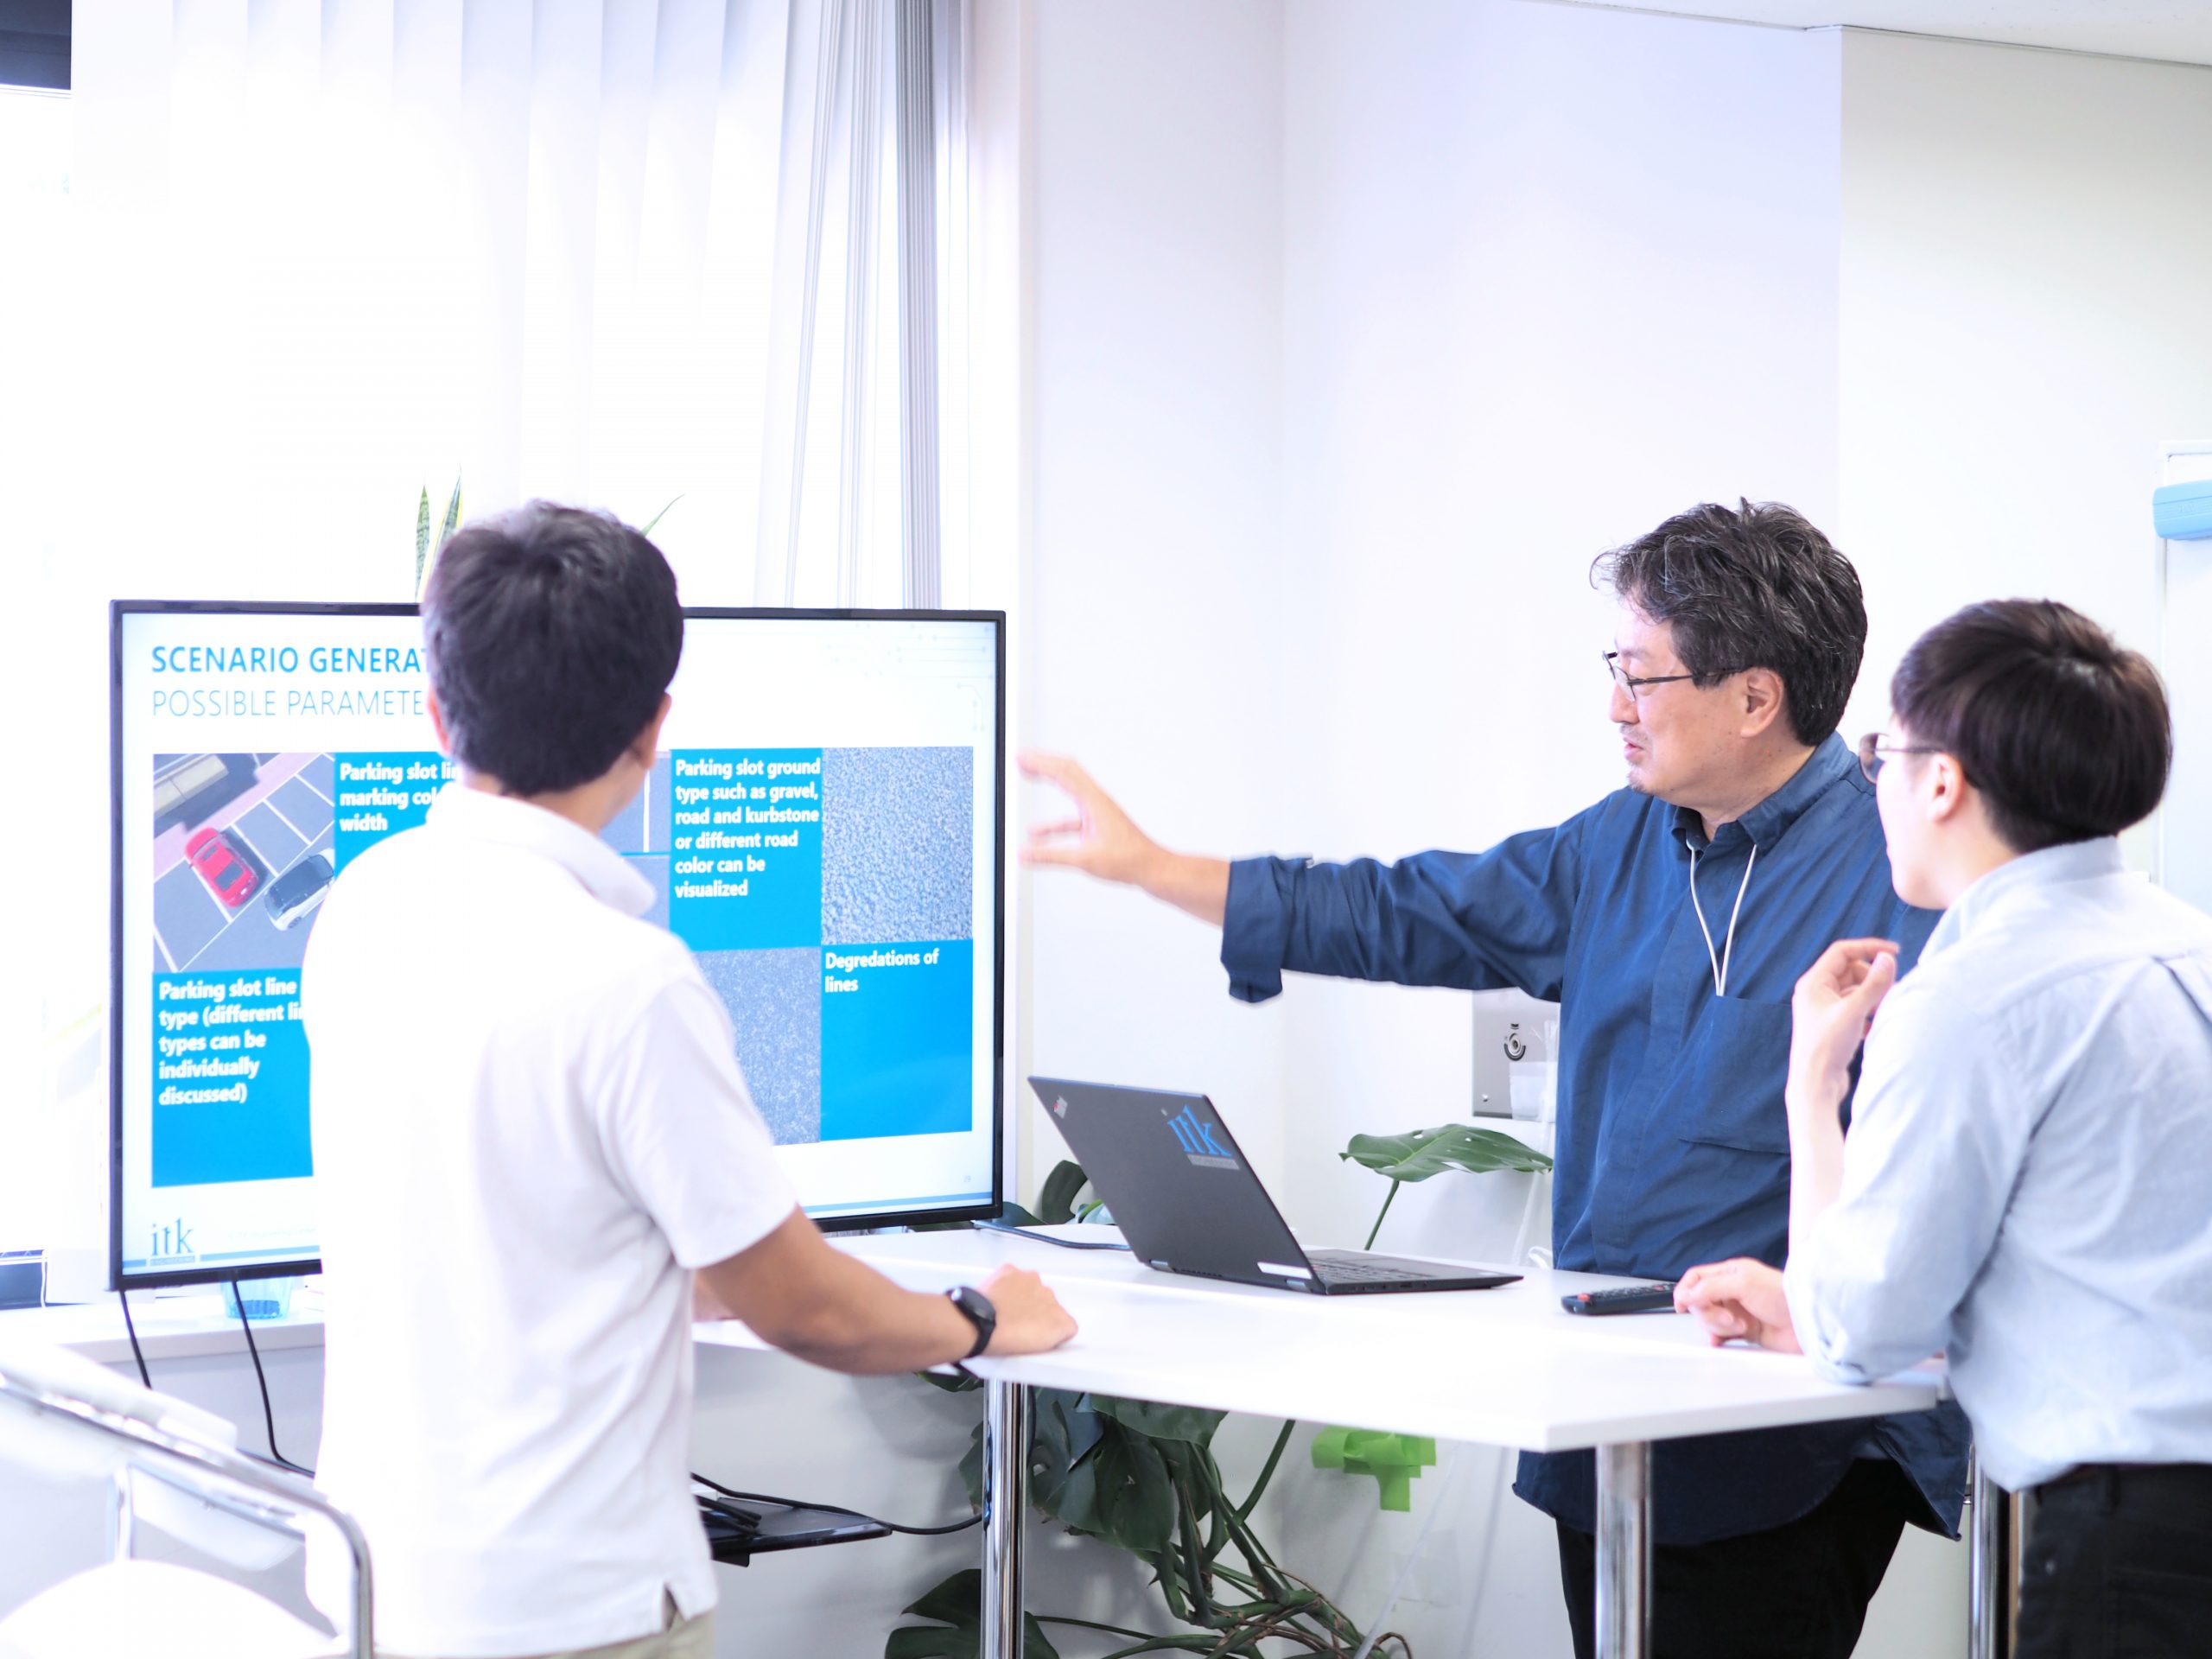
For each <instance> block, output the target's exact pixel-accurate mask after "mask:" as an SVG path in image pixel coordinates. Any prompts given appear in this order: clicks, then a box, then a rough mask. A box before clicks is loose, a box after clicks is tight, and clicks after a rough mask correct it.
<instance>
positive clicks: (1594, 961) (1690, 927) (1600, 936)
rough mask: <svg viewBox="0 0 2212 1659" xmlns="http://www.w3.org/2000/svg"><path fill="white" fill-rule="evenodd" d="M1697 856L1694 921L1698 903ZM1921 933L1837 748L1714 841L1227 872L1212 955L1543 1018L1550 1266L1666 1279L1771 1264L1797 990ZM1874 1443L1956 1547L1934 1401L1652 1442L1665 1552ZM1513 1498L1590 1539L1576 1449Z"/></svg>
mask: <svg viewBox="0 0 2212 1659" xmlns="http://www.w3.org/2000/svg"><path fill="white" fill-rule="evenodd" d="M1693 849H1694V850H1695V852H1696V854H1697V857H1696V871H1697V878H1696V879H1697V893H1698V897H1699V899H1700V902H1701V903H1702V905H1703V908H1704V914H1705V922H1706V928H1700V925H1699V920H1698V916H1697V912H1696V911H1695V910H1694V908H1693V906H1692V905H1691V901H1690V879H1691V877H1690V871H1691V862H1692V861H1691V853H1692V850H1693ZM1754 849H1756V862H1755V863H1754V862H1753V857H1754ZM1747 867H1748V875H1749V880H1748V882H1746V880H1745V876H1746V874H1747ZM1739 890H1740V892H1741V893H1742V907H1741V910H1740V912H1737V913H1736V921H1735V926H1734V931H1733V941H1732V944H1730V943H1729V940H1728V918H1729V917H1730V915H1731V913H1732V912H1734V911H1735V908H1736V901H1737V898H1738V892H1739ZM1935 924H1936V918H1935V916H1934V914H1933V913H1931V912H1927V911H1921V910H1915V909H1913V908H1912V907H1911V906H1908V905H1905V904H1904V903H1903V902H1902V901H1901V900H1900V899H1897V896H1896V894H1895V893H1894V892H1893V891H1892V890H1891V886H1890V872H1889V860H1888V855H1887V854H1886V852H1885V849H1884V846H1883V841H1882V828H1881V823H1880V820H1879V819H1878V817H1876V815H1875V810H1874V799H1873V791H1872V788H1871V787H1870V786H1869V785H1868V784H1867V783H1866V779H1865V778H1864V777H1862V776H1861V775H1860V773H1859V764H1858V761H1857V760H1856V758H1855V757H1854V756H1853V754H1852V753H1851V750H1850V748H1849V747H1848V746H1847V745H1846V744H1845V743H1844V741H1842V739H1840V738H1839V737H1834V736H1831V737H1829V738H1828V739H1827V741H1825V742H1823V743H1822V744H1821V746H1820V747H1819V748H1817V749H1816V750H1815V751H1814V753H1813V754H1812V755H1811V757H1810V758H1809V759H1808V760H1806V762H1805V764H1804V765H1803V766H1802V767H1801V768H1799V770H1798V772H1797V773H1796V776H1795V777H1793V778H1792V779H1790V780H1789V782H1788V783H1786V784H1784V785H1783V786H1782V787H1781V788H1780V789H1778V790H1777V791H1775V792H1774V793H1773V794H1772V795H1770V796H1769V797H1768V798H1766V799H1765V800H1764V801H1762V802H1760V803H1759V804H1758V805H1757V806H1755V807H1753V808H1752V809H1751V810H1750V811H1748V812H1746V813H1745V814H1744V816H1743V817H1741V818H1740V819H1738V820H1737V821H1736V822H1735V823H1728V824H1724V825H1722V826H1721V828H1720V831H1719V834H1718V835H1716V836H1714V837H1713V840H1712V842H1711V843H1710V845H1708V844H1707V842H1706V840H1705V836H1704V833H1703V830H1702V828H1701V826H1700V821H1699V819H1698V817H1697V815H1696V814H1695V813H1694V812H1689V811H1686V810H1681V809H1678V808H1675V807H1672V806H1669V805H1668V804H1666V803H1664V802H1662V801H1659V800H1656V799H1654V798H1651V797H1649V796H1647V795H1640V794H1637V792H1636V791H1632V790H1625V789H1624V790H1621V791H1618V792H1616V793H1614V794H1611V795H1609V796H1607V797H1606V798H1605V799H1604V800H1602V801H1599V803H1598V804H1596V805H1595V806H1592V807H1591V808H1590V809H1589V810H1586V811H1584V812H1581V813H1579V814H1577V815H1576V816H1575V817H1572V818H1569V819H1568V820H1567V822H1566V823H1562V824H1560V825H1559V826H1558V827H1557V828H1556V829H1535V830H1530V831H1529V832H1527V833H1526V834H1523V835H1517V836H1511V837H1510V838H1508V839H1507V840H1505V841H1504V842H1501V843H1499V844H1498V845H1497V846H1496V847H1494V848H1492V849H1491V850H1490V851H1488V852H1485V853H1450V852H1431V853H1419V854H1416V855H1414V856H1412V857H1410V858H1405V859H1401V860H1400V861H1398V862H1396V863H1395V864H1388V865H1386V864H1380V863H1377V862H1376V861H1373V860H1368V859H1362V860H1358V861H1354V862H1351V863H1348V864H1338V865H1330V864H1314V863H1311V862H1308V861H1304V860H1290V859H1251V860H1247V861H1243V862H1240V863H1238V864H1236V865H1235V866H1234V867H1233V868H1232V869H1231V871H1230V881H1229V905H1228V910H1227V913H1226V916H1225V918H1224V923H1223V929H1222V948H1221V959H1222V964H1223V966H1224V967H1225V968H1226V969H1228V970H1229V976H1230V990H1231V991H1232V992H1233V993H1234V994H1235V995H1237V996H1239V997H1242V998H1243V999H1245V1000H1246V1001H1262V1000H1264V999H1265V998H1267V997H1270V996H1273V995H1276V994H1277V993H1278V992H1280V991H1281V988H1282V976H1283V973H1284V971H1285V970H1290V971H1293V972H1300V973H1316V974H1333V975H1338V976H1344V977H1349V978H1354V979H1376V980H1389V981H1393V982H1397V983H1399V984H1404V985H1448V986H1456V987H1458V988H1461V989H1464V990H1497V989H1503V988H1508V987H1518V988H1521V989H1522V990H1524V991H1526V992H1528V993H1529V995H1533V996H1538V997H1542V998H1544V999H1547V1000H1548V1001H1557V1002H1558V1003H1559V1004H1560V1074H1559V1128H1558V1150H1557V1154H1556V1155H1557V1166H1556V1168H1555V1170H1554V1175H1553V1186H1552V1248H1553V1254H1554V1260H1555V1261H1556V1262H1557V1263H1558V1265H1559V1266H1560V1267H1561V1268H1572V1269H1574V1270H1577V1271H1581V1272H1591V1273H1617V1274H1635V1275H1637V1276H1640V1277H1649V1278H1655V1279H1675V1278H1678V1277H1680V1276H1681V1274H1682V1273H1684V1272H1685V1271H1686V1270H1688V1268H1692V1267H1694V1266H1696V1265H1697V1264H1698V1263H1700V1262H1717V1261H1720V1260H1723V1259H1725V1258H1726V1257H1729V1256H1736V1255H1749V1256H1756V1257H1758V1259H1759V1260H1761V1261H1764V1262H1770V1263H1771V1264H1772V1265H1774V1266H1776V1267H1780V1266H1781V1265H1782V1262H1783V1254H1784V1250H1785V1248H1786V1246H1787V1244H1788V1241H1789V1125H1788V1120H1787V1117H1786V1116H1785V1114H1784V1110H1783V1100H1782V1093H1783V1081H1784V1078H1785V1076H1786V1074H1787V1071H1788V1069H1789V995H1790V992H1791V990H1792V989H1793V988H1795V986H1796V982H1797V978H1798V976H1800V975H1801V974H1802V973H1803V972H1804V971H1805V969H1807V968H1808V967H1810V966H1811V965H1812V963H1813V961H1814V959H1815V957H1818V956H1819V955H1820V953H1821V951H1822V950H1825V949H1826V948H1827V946H1828V945H1829V944H1831V943H1833V942H1834V940H1836V939H1840V938H1865V937H1878V938H1891V939H1894V940H1896V941H1897V943H1898V944H1899V945H1900V946H1901V947H1902V956H1901V958H1900V965H1901V966H1903V967H1910V965H1911V963H1912V962H1913V961H1914V960H1915V958H1916V957H1918V956H1919V954H1920V950H1921V947H1922V945H1923V944H1925V943H1926V941H1927V938H1928V936H1929V931H1930V930H1931V929H1932V928H1933V927H1934V926H1935ZM1707 928H1709V929H1710V931H1711V934H1712V940H1713V953H1711V954H1708V951H1707V942H1706V929H1707ZM1723 952H1726V956H1727V964H1726V965H1727V991H1726V995H1719V994H1717V993H1716V991H1715V988H1714V979H1715V965H1714V962H1713V956H1715V955H1719V954H1721V953H1723ZM1870 1429H1871V1434H1872V1446H1874V1447H1876V1448H1878V1449H1879V1450H1880V1451H1881V1452H1884V1453H1885V1454H1887V1455H1888V1456H1891V1457H1892V1458H1894V1459H1897V1461H1898V1462H1899V1463H1901V1464H1902V1465H1904V1467H1905V1469H1906V1470H1907V1471H1908V1472H1909V1473H1910V1475H1911V1477H1912V1478H1913V1480H1914V1482H1915V1484H1916V1485H1917V1486H1918V1488H1919V1490H1920V1491H1921V1493H1922V1495H1923V1497H1925V1498H1926V1500H1927V1503H1928V1506H1929V1507H1928V1512H1927V1514H1926V1515H1925V1516H1923V1517H1922V1519H1923V1522H1924V1523H1926V1524H1931V1525H1934V1526H1936V1527H1938V1528H1940V1529H1942V1530H1943V1531H1944V1532H1946V1533H1949V1534H1952V1535H1955V1534H1956V1530H1957V1522H1958V1515H1959V1505H1960V1499H1961V1494H1962V1491H1963V1488H1964V1484H1965V1474H1966V1429H1965V1423H1964V1420H1963V1418H1961V1416H1960V1414H1958V1412H1957V1410H1956V1408H1953V1407H1948V1406H1947V1407H1944V1408H1939V1409H1938V1410H1937V1411H1935V1412H1932V1413H1916V1414H1912V1415H1910V1416H1902V1417H1893V1418H1882V1419H1878V1420H1877V1421H1876V1422H1875V1423H1874V1424H1872V1425H1871V1426H1870V1425H1867V1424H1863V1423H1862V1424H1848V1423H1847V1424H1818V1425H1809V1426H1807V1427H1798V1428H1788V1429H1772V1430H1760V1431H1757V1432H1754V1433H1742V1434H1729V1435H1720V1436H1713V1437H1710V1438H1707V1439H1701V1440H1670V1441H1666V1442H1662V1444H1661V1445H1660V1446H1658V1447H1657V1448H1656V1462H1655V1475H1654V1480H1653V1489H1654V1493H1655V1502H1656V1525H1657V1531H1658V1536H1659V1540H1660V1541H1662V1542H1664V1543H1681V1544H1689V1543H1699V1542H1704V1541H1709V1540H1712V1539H1715V1538H1726V1537H1732V1536H1736V1535H1741V1534H1744V1533H1748V1532H1758V1531H1764V1530H1766V1529H1770V1528H1773V1527H1777V1526H1780V1525H1783V1523H1785V1522H1789V1521H1792V1520H1795V1519H1796V1518H1797V1517H1798V1516H1802V1515H1803V1514H1805V1513H1806V1512H1808V1510H1812V1509H1813V1508H1814V1507H1815V1505H1817V1504H1818V1503H1820V1502H1821V1499H1822V1498H1824V1497H1827V1494H1828V1493H1829V1492H1831V1491H1834V1488H1835V1485H1836V1483H1837V1482H1838V1481H1840V1479H1841V1478H1842V1477H1843V1475H1844V1472H1845V1471H1846V1470H1847V1468H1848V1467H1849V1465H1850V1463H1851V1460H1852V1459H1853V1456H1854V1455H1856V1454H1857V1453H1858V1452H1859V1451H1861V1450H1862V1449H1866V1448H1867V1447H1868V1445H1869V1436H1870ZM1515 1490H1516V1491H1518V1492H1519V1493H1520V1494H1521V1496H1522V1497H1525V1498H1527V1499H1528V1500H1529V1502H1530V1503H1535V1505H1536V1506H1537V1507H1538V1508H1539V1509H1541V1510H1546V1511H1548V1513H1550V1514H1552V1515H1554V1516H1557V1517H1558V1518H1560V1520H1562V1521H1565V1522H1567V1523H1568V1524H1569V1525H1571V1526H1575V1527H1579V1528H1580V1529H1583V1530H1585V1531H1589V1530H1592V1526H1593V1511H1594V1507H1595V1493H1594V1471H1593V1467H1592V1459H1591V1456H1590V1454H1589V1453H1587V1452H1562V1453H1556V1454H1550V1455H1542V1456H1539V1455H1535V1454H1529V1455H1528V1456H1524V1457H1523V1458H1522V1463H1521V1474H1520V1479H1519V1480H1518V1482H1517V1483H1516V1486H1515Z"/></svg>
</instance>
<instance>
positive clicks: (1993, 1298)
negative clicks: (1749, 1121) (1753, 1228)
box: [1784, 840, 2212, 1491]
mask: <svg viewBox="0 0 2212 1659" xmlns="http://www.w3.org/2000/svg"><path fill="white" fill-rule="evenodd" d="M1784 1283H1785V1284H1786V1285H1787V1287H1788V1289H1789V1311H1790V1316H1791V1319H1792V1321H1793V1323H1795V1325H1796V1328H1797V1335H1798V1340H1799V1342H1800V1343H1801V1344H1802V1345H1803V1347H1804V1350H1805V1351H1806V1352H1807V1353H1808V1354H1809V1355H1811V1356H1812V1357H1813V1359H1814V1363H1816V1364H1817V1365H1819V1366H1820V1367H1821V1370H1824V1371H1826V1372H1827V1374H1828V1375H1830V1376H1835V1377H1838V1378H1840V1379H1842V1380H1845V1381H1864V1380H1865V1379H1866V1378H1867V1377H1870V1376H1883V1375H1886V1374H1887V1373H1888V1372H1891V1371H1893V1370H1897V1369H1898V1368H1899V1367H1901V1366H1904V1365H1909V1364H1911V1363H1913V1362H1915V1361H1916V1360H1918V1359H1920V1358H1922V1357H1923V1356H1925V1355H1927V1354H1929V1353H1931V1352H1933V1351H1936V1349H1938V1348H1941V1349H1943V1350H1944V1351H1946V1352H1947V1353H1948V1356H1949V1358H1950V1367H1951V1381H1952V1384H1953V1386H1954V1387H1955V1389H1957V1390H1958V1395H1959V1400H1960V1402H1961V1404H1963V1405H1964V1406H1965V1407H1966V1409H1967V1414H1968V1415H1969V1416H1970V1417H1972V1418H1973V1420H1974V1434H1975V1439H1976V1441H1977V1443H1978V1444H1979V1445H1980V1448H1981V1459H1982V1464H1983V1466H1984V1467H1986V1469H1987V1470H1988V1471H1989V1475H1990V1478H1992V1479H1993V1480H1994V1481H1996V1482H1997V1483H1998V1484H1999V1485H2002V1486H2005V1487H2009V1488H2011V1489H2012V1490H2013V1491H2018V1490H2019V1489H2021V1488H2022V1487H2025V1486H2033V1485H2037V1484H2041V1483H2042V1482H2044V1481H2046V1480H2049V1479H2050V1478H2052V1477H2054V1476H2056V1475H2058V1474H2061V1473H2063V1471H2066V1470H2068V1469H2069V1468H2072V1467H2073V1466H2075V1465H2077V1464H2083V1463H2212V921H2208V920H2207V919H2206V918H2205V917H2204V916H2203V914H2202V912H2198V911H2196V910H2193V909H2191V908H2190V906H2187V905H2185V904H2183V903H2182V901H2181V900H2179V899H2176V898H2173V897H2172V896H2171V895H2170V894H2168V893H2161V892H2159V891H2158V889H2157V888H2154V887H2152V886H2151V885H2150V884H2149V883H2148V882H2147V881H2145V880H2144V879H2143V878H2142V877H2141V876H2139V875H2131V874H2128V873H2127V871H2126V868H2125V867H2124V865H2123V864H2122V862H2121V859H2120V844H2119V843H2118V842H2114V841H2110V840H2100V841H2089V842H2077V843H2075V845H2072V846H2067V847H2053V848H2050V849H2046V850H2044V851H2043V852H2039V853H2031V854H2029V855H2027V856H2025V857H2024V858H2018V859H2015V860H2014V861H2012V862H2011V863H2009V864H2004V865H2000V866H1999V868H1996V869H1994V870H1992V871H1991V872H1990V873H1989V874H1986V875H1985V876H1983V877H1982V878H1981V879H1980V880H1978V881H1976V882H1975V883H1974V885H1973V886H1972V887H1969V888H1967V891H1966V893H1964V895H1962V896H1961V899H1959V902H1958V903H1957V904H1956V905H1955V906H1952V908H1951V909H1950V911H1949V912H1947V913H1946V914H1945V916H1944V918H1943V920H1942V925H1940V926H1938V927H1937V928H1936V934H1935V937H1934V938H1932V939H1930V940H1929V944H1928V948H1927V950H1926V951H1925V952H1924V953H1923V957H1922V961H1921V965H1920V969H1919V971H1918V972H1916V973H1915V974H1914V975H1913V976H1912V978H1911V979H1910V981H1908V982H1905V983H1904V984H1902V985H1899V986H1898V987H1897V989H1896V990H1894V991H1892V992H1891V994H1890V996H1889V999H1888V1000H1887V1001H1886V1002H1885V1004H1884V1005H1883V1007H1882V1010H1881V1012H1880V1013H1879V1014H1878V1015H1877V1016H1876V1017H1875V1020H1874V1028H1873V1031H1872V1034H1871V1035H1870V1036H1869V1037H1868V1039H1867V1041H1866V1068H1865V1071H1864V1072H1863V1074H1862V1076H1861V1077H1860V1081H1859V1099H1858V1109H1857V1117H1856V1122H1855V1124H1854V1127H1853V1130H1852V1135H1851V1139H1850V1141H1849V1144H1848V1147H1847V1152H1846V1154H1845V1157H1844V1179H1843V1186H1842V1190H1841V1192H1840V1194H1839V1196H1838V1198H1837V1200H1836V1202H1835V1204H1834V1206H1832V1207H1831V1208H1830V1209H1829V1210H1828V1211H1827V1213H1826V1214H1825V1215H1823V1216H1822V1217H1821V1218H1820V1220H1819V1221H1818V1222H1817V1223H1815V1224H1814V1226H1813V1227H1812V1229H1811V1230H1810V1236H1808V1238H1806V1239H1805V1240H1803V1241H1802V1242H1801V1243H1800V1245H1799V1248H1798V1249H1797V1250H1796V1252H1795V1253H1794V1254H1793V1255H1792V1256H1791V1259H1790V1262H1789V1269H1788V1272H1787V1274H1786V1276H1785V1280H1784Z"/></svg>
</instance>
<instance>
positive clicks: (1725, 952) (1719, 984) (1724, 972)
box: [1690, 841, 1759, 996]
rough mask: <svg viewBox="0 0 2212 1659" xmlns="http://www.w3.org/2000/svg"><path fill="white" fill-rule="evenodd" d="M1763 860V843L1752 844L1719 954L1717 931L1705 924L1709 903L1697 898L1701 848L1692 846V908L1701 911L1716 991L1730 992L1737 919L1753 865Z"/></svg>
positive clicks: (1700, 926) (1699, 919) (1700, 922)
mask: <svg viewBox="0 0 2212 1659" xmlns="http://www.w3.org/2000/svg"><path fill="white" fill-rule="evenodd" d="M1758 861H1759V844H1758V842H1756V841H1755V842H1752V843H1751V856H1750V857H1749V858H1747V859H1745V861H1744V879H1743V880H1741V881H1738V883H1737V884H1736V907H1735V908H1734V909H1733V910H1731V911H1730V912H1728V931H1727V934H1726V937H1725V938H1723V940H1722V941H1721V945H1720V950H1719V954H1718V955H1717V956H1716V955H1715V954H1714V953H1713V930H1712V929H1711V928H1710V927H1707V925H1706V923H1705V906H1703V905H1700V903H1698V901H1697V849H1696V848H1694V847H1693V848H1691V849H1690V908H1691V909H1692V910H1694V911H1695V912H1697V925H1698V931H1700V933H1702V934H1704V935H1705V956H1706V960H1707V961H1708V962H1710V963H1712V964H1713V995H1715V996H1726V995H1728V964H1729V963H1730V962H1731V961H1732V960H1733V959H1734V957H1735V954H1736V918H1737V917H1738V916H1739V915H1741V914H1742V913H1743V909H1744V894H1745V892H1746V891H1748V890H1749V888H1750V887H1751V866H1752V865H1754V864H1756V863H1758Z"/></svg>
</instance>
